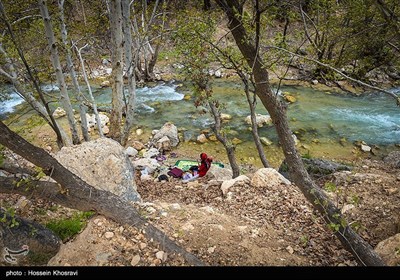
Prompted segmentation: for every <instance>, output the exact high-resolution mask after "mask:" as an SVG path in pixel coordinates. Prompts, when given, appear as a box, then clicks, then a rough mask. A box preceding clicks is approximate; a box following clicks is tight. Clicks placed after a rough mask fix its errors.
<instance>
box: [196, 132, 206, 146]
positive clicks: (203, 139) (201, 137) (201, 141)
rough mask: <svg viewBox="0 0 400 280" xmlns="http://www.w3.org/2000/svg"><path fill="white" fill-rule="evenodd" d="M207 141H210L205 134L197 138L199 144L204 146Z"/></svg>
mask: <svg viewBox="0 0 400 280" xmlns="http://www.w3.org/2000/svg"><path fill="white" fill-rule="evenodd" d="M207 141H208V140H207V137H206V136H205V135H204V133H203V134H200V135H199V136H197V142H199V143H201V144H203V143H206V142H207Z"/></svg>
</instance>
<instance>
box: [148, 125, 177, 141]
mask: <svg viewBox="0 0 400 280" xmlns="http://www.w3.org/2000/svg"><path fill="white" fill-rule="evenodd" d="M165 136H167V137H168V138H169V140H170V141H171V146H172V147H176V146H178V144H179V138H178V129H177V128H176V126H175V125H174V124H172V123H169V122H168V123H166V124H164V125H163V127H162V128H161V129H160V130H159V131H157V133H156V134H155V135H154V136H153V139H152V144H153V145H155V144H156V143H157V141H158V140H160V139H161V138H163V137H165Z"/></svg>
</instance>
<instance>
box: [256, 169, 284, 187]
mask: <svg viewBox="0 0 400 280" xmlns="http://www.w3.org/2000/svg"><path fill="white" fill-rule="evenodd" d="M250 184H251V185H252V186H253V187H256V188H264V187H268V188H274V187H275V186H277V185H280V184H284V185H290V184H291V183H290V181H289V180H287V179H286V178H285V177H283V176H282V175H281V174H279V173H278V171H276V170H275V169H273V168H261V169H258V170H257V171H256V173H254V176H253V178H252V179H251V183H250Z"/></svg>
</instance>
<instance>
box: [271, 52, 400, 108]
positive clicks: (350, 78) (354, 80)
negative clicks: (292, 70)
mask: <svg viewBox="0 0 400 280" xmlns="http://www.w3.org/2000/svg"><path fill="white" fill-rule="evenodd" d="M267 48H270V49H277V50H280V51H283V52H286V53H288V54H290V55H293V56H297V57H300V58H303V59H306V60H310V61H312V62H314V63H316V64H318V65H321V66H323V67H326V68H329V69H331V70H332V71H334V72H336V73H338V74H339V75H341V76H342V77H344V78H346V79H348V80H350V81H353V82H356V83H357V84H360V85H362V86H365V87H367V88H370V89H373V90H377V91H379V92H382V93H385V94H387V95H389V96H391V97H393V98H394V99H395V100H396V104H397V106H400V96H398V95H397V94H395V93H393V92H390V91H387V90H384V89H382V88H379V87H376V86H373V85H370V84H367V83H365V82H362V81H360V80H357V79H354V78H352V77H350V76H348V75H346V74H345V73H343V72H342V71H340V70H338V69H336V68H335V67H333V66H330V65H329V64H326V63H322V62H321V61H319V60H316V59H313V58H309V57H306V56H303V55H300V54H297V53H294V52H291V51H289V50H286V49H284V48H280V47H276V46H268V47H267Z"/></svg>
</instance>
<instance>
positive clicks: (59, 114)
mask: <svg viewBox="0 0 400 280" xmlns="http://www.w3.org/2000/svg"><path fill="white" fill-rule="evenodd" d="M65 115H67V113H66V112H65V110H64V109H63V108H61V107H57V108H56V109H55V110H54V112H53V117H54V118H55V119H58V118H61V117H64V116H65Z"/></svg>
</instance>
